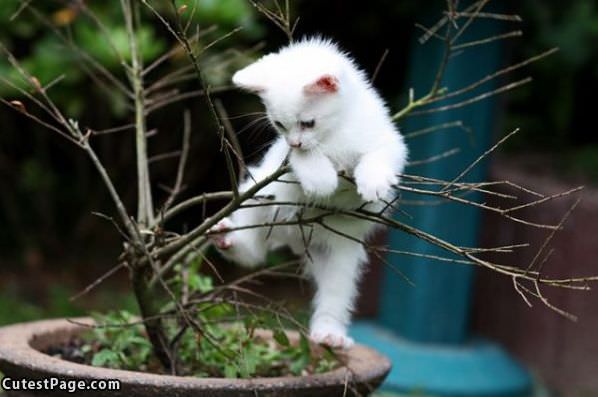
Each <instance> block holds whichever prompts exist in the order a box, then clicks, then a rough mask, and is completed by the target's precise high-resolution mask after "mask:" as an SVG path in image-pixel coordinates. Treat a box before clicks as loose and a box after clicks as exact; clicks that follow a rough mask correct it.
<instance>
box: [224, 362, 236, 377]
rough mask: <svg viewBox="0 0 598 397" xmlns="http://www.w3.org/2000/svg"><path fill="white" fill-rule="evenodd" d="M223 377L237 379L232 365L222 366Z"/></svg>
mask: <svg viewBox="0 0 598 397" xmlns="http://www.w3.org/2000/svg"><path fill="white" fill-rule="evenodd" d="M224 377H225V378H237V367H235V366H234V365H230V364H227V365H225V366H224Z"/></svg>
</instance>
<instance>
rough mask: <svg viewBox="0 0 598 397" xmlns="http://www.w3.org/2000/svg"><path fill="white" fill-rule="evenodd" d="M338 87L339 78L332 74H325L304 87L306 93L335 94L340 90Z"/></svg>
mask: <svg viewBox="0 0 598 397" xmlns="http://www.w3.org/2000/svg"><path fill="white" fill-rule="evenodd" d="M338 87H339V81H338V79H337V78H336V77H335V76H333V75H331V74H325V75H322V76H320V77H319V78H318V79H317V80H316V81H314V82H313V83H311V84H307V85H306V86H305V87H303V91H304V92H305V93H306V94H311V95H319V94H334V93H335V92H337V91H338Z"/></svg>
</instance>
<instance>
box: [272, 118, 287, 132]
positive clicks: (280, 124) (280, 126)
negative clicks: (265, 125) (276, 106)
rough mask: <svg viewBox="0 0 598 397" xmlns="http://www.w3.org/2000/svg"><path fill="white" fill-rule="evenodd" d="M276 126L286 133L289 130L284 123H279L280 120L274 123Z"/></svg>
mask: <svg viewBox="0 0 598 397" xmlns="http://www.w3.org/2000/svg"><path fill="white" fill-rule="evenodd" d="M274 125H275V126H276V127H278V128H280V129H281V130H283V131H286V130H287V129H286V127H285V126H284V124H282V123H281V122H280V121H278V120H276V121H274Z"/></svg>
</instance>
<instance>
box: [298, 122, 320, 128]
mask: <svg viewBox="0 0 598 397" xmlns="http://www.w3.org/2000/svg"><path fill="white" fill-rule="evenodd" d="M315 125H316V120H309V121H300V122H299V126H300V127H301V129H302V130H304V129H307V128H314V126H315Z"/></svg>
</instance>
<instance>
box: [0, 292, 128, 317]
mask: <svg viewBox="0 0 598 397" xmlns="http://www.w3.org/2000/svg"><path fill="white" fill-rule="evenodd" d="M73 294H74V291H73V290H72V289H70V288H67V287H64V286H61V285H51V286H49V287H48V288H47V289H46V290H45V291H43V296H41V297H40V296H35V297H34V296H26V295H25V294H24V292H23V291H21V290H19V289H18V288H16V286H14V285H7V286H4V287H3V289H2V291H1V292H0V326H2V325H7V324H14V323H19V322H24V321H34V320H39V319H43V318H59V317H79V316H85V315H87V314H88V306H93V307H94V308H95V309H96V310H108V308H111V307H114V306H115V305H118V306H119V307H122V308H123V309H126V310H134V309H135V307H136V304H135V300H134V298H133V296H132V295H130V294H125V293H123V292H118V291H116V290H106V291H103V292H101V293H99V294H95V295H94V297H93V299H91V300H86V301H85V303H80V302H79V301H75V302H73V301H71V299H70V298H71V297H72V296H73Z"/></svg>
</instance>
